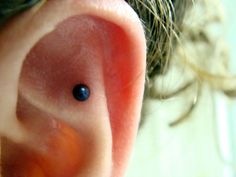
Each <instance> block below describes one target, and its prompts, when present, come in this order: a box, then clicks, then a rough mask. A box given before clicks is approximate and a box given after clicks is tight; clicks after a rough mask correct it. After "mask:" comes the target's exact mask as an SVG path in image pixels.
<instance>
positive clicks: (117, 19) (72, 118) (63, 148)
mask: <svg viewBox="0 0 236 177" xmlns="http://www.w3.org/2000/svg"><path fill="white" fill-rule="evenodd" d="M25 29H27V32H26V31H25ZM145 44H146V43H145V36H144V31H143V27H142V24H141V22H140V20H139V18H138V16H137V15H136V13H135V12H134V11H133V9H132V8H131V7H130V6H129V5H128V4H127V3H126V2H125V1H123V0H117V1H113V0H93V1H91V0H84V1H78V0H68V1H48V2H46V3H43V4H39V5H38V6H35V7H34V8H32V9H30V10H29V11H26V12H24V13H23V14H21V15H19V16H17V17H16V18H14V19H12V20H11V21H9V22H8V23H7V24H5V25H4V27H3V28H1V37H0V48H1V50H0V56H1V57H0V58H1V60H0V76H1V77H0V82H1V87H0V93H1V96H0V97H1V101H0V109H1V110H0V112H1V113H0V134H1V137H2V138H1V176H2V177H17V176H26V177H80V176H81V177H92V176H96V177H99V176H101V177H106V176H107V177H111V176H112V177H121V176H123V175H124V173H125V169H126V167H127V164H128V160H129V154H130V152H131V149H132V146H133V143H134V139H135V136H136V134H137V130H138V125H139V121H140V112H141V106H142V97H143V92H144V81H145V66H146V64H145V56H146V45H145ZM12 51H14V52H12ZM77 84H86V85H87V86H88V87H89V89H90V92H91V94H90V96H89V98H88V100H86V101H84V102H80V101H78V100H76V99H75V98H74V97H73V88H74V86H76V85H77Z"/></svg>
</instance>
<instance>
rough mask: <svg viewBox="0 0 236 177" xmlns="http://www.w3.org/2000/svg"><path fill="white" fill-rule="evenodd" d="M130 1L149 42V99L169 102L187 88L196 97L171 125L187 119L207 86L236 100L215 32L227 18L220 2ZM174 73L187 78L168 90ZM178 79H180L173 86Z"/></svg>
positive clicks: (223, 48) (223, 47)
mask: <svg viewBox="0 0 236 177" xmlns="http://www.w3.org/2000/svg"><path fill="white" fill-rule="evenodd" d="M127 2H128V3H129V4H130V5H131V6H132V7H133V9H134V10H135V11H136V12H137V14H138V15H139V17H140V19H141V21H142V22H143V26H144V29H145V34H146V39H147V40H146V41H147V50H148V51H147V73H146V92H145V98H152V99H153V98H154V99H159V100H166V99H168V98H171V97H175V96H177V95H179V94H182V93H183V92H186V91H187V90H189V89H192V91H193V92H196V93H195V96H194V97H193V100H192V103H191V105H189V109H188V110H187V111H186V112H184V113H183V114H182V115H181V116H180V117H178V118H177V119H176V120H175V121H173V122H171V123H170V124H169V125H170V126H175V125H177V124H179V123H180V122H182V121H183V120H186V118H187V117H189V115H190V114H191V112H192V111H193V110H194V108H195V107H196V105H197V103H198V100H199V97H200V90H201V88H202V86H203V85H206V84H207V85H208V86H210V88H211V89H214V90H218V91H221V92H223V93H224V94H225V95H227V96H229V97H235V96H236V77H235V76H231V75H230V74H229V72H228V55H227V47H226V45H225V44H224V42H223V39H221V36H220V34H219V32H217V30H218V31H219V29H220V28H221V27H222V23H223V13H222V9H221V6H220V4H219V2H218V1H216V0H192V1H191V0H127ZM202 14H204V15H202ZM176 68H177V69H178V70H179V72H181V73H180V74H181V75H182V76H181V77H182V80H183V78H185V79H184V81H182V80H181V79H179V80H181V81H179V82H180V83H182V85H181V84H179V86H178V87H177V86H176V87H177V88H174V89H173V88H170V87H173V86H170V85H171V84H170V79H169V77H168V75H169V73H171V70H176ZM184 75H185V76H184ZM176 79H177V80H178V77H176V78H175V80H174V82H176ZM156 83H158V84H156ZM168 85H169V87H168ZM194 85H196V87H193V86H194ZM195 88H197V89H195ZM143 117H145V116H143Z"/></svg>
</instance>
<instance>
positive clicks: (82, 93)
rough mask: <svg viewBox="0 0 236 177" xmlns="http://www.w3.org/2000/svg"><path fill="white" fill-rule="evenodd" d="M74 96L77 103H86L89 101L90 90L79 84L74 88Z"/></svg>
mask: <svg viewBox="0 0 236 177" xmlns="http://www.w3.org/2000/svg"><path fill="white" fill-rule="evenodd" d="M73 96H74V98H75V99H76V100H77V101H86V100H88V99H89V96H90V90H89V88H88V86H86V85H84V84H78V85H76V86H75V87H74V88H73Z"/></svg>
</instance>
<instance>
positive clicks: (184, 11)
mask: <svg viewBox="0 0 236 177" xmlns="http://www.w3.org/2000/svg"><path fill="white" fill-rule="evenodd" d="M40 1H41V0H28V1H24V0H1V2H0V25H1V24H3V23H5V22H6V21H7V20H8V19H9V18H10V17H12V16H14V15H16V14H18V13H19V12H22V11H24V10H26V9H28V8H30V7H32V6H33V5H35V4H37V3H38V2H40ZM126 2H127V3H128V4H129V5H130V6H131V7H132V8H133V9H134V10H135V11H136V13H137V14H138V16H139V18H140V20H141V21H142V23H143V27H144V29H145V36H146V43H147V57H146V60H147V70H146V85H145V88H146V89H145V98H154V99H160V100H165V99H168V98H171V97H174V96H176V95H178V94H180V93H183V92H185V91H186V90H187V89H190V88H193V87H192V86H193V85H197V89H195V90H196V96H195V97H194V98H193V101H192V103H191V105H190V107H189V110H188V111H187V112H185V113H183V114H182V116H180V117H179V118H178V119H177V120H176V121H174V122H172V123H170V126H174V125H177V124H178V123H180V122H181V121H183V120H185V118H186V117H188V116H189V114H190V113H191V112H192V110H193V109H194V108H195V106H196V104H197V102H198V98H199V95H200V92H199V90H200V89H201V87H202V85H204V84H206V83H207V84H208V85H209V86H210V87H211V88H212V89H216V90H220V91H222V92H223V93H225V94H226V95H227V96H230V97H235V96H236V81H235V80H236V78H235V77H234V76H230V74H229V73H228V66H227V65H228V58H227V57H228V56H227V52H226V47H225V46H224V45H223V43H222V40H219V36H217V35H214V33H215V31H214V30H213V31H212V25H214V27H217V26H218V27H219V26H220V25H221V23H222V13H221V10H220V9H219V7H220V6H219V4H218V3H217V1H216V0H126ZM216 9H218V10H216ZM202 14H204V15H202ZM214 29H216V28H214ZM212 66H214V67H212ZM176 67H177V68H182V69H183V70H184V71H183V70H182V74H185V75H186V76H187V77H186V79H185V81H184V82H183V84H182V85H180V86H178V88H174V89H172V88H170V87H169V88H168V87H164V85H165V84H166V83H167V85H168V82H169V80H168V73H170V72H171V70H173V69H174V68H176ZM189 78H190V79H189ZM156 82H158V83H160V82H161V84H159V86H157V84H155V83H156ZM195 90H194V89H193V91H195ZM144 117H145V116H144Z"/></svg>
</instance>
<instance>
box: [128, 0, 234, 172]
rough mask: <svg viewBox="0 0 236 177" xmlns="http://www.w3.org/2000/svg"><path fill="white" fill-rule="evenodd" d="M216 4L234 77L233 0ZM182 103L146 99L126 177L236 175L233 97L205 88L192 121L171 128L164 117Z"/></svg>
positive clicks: (172, 113) (224, 0)
mask: <svg viewBox="0 0 236 177" xmlns="http://www.w3.org/2000/svg"><path fill="white" fill-rule="evenodd" d="M220 2H221V3H222V8H223V16H224V18H223V19H224V26H223V29H222V35H223V38H224V39H225V41H226V45H227V48H228V54H229V58H230V64H229V67H230V69H231V72H232V73H233V74H235V75H236V1H234V0H220ZM202 15H204V14H202ZM174 77H175V78H176V77H178V76H174ZM184 99H186V98H173V99H170V100H167V101H163V102H162V101H157V100H153V99H147V100H145V102H144V110H145V117H146V118H145V119H146V120H145V123H144V124H143V126H142V127H141V128H140V130H139V134H138V137H137V141H136V144H135V150H134V153H133V156H132V159H131V164H130V167H129V170H128V173H127V175H126V177H236V99H234V100H233V99H229V98H226V97H225V96H224V95H223V94H222V93H218V92H212V90H210V89H209V88H208V87H205V88H204V91H203V92H202V93H201V99H200V101H199V104H198V106H197V107H196V109H195V110H194V111H193V113H192V114H191V116H190V118H188V120H187V121H185V122H183V123H181V124H180V125H178V126H176V127H172V128H171V127H170V126H169V123H170V122H171V120H173V119H171V118H170V119H168V118H169V117H172V118H173V117H177V116H178V113H179V111H180V110H183V107H186V101H185V102H184V101H183V100H184ZM176 100H177V101H178V104H176V103H177V102H176ZM181 101H183V103H182V104H181ZM176 115H177V116H176Z"/></svg>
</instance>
